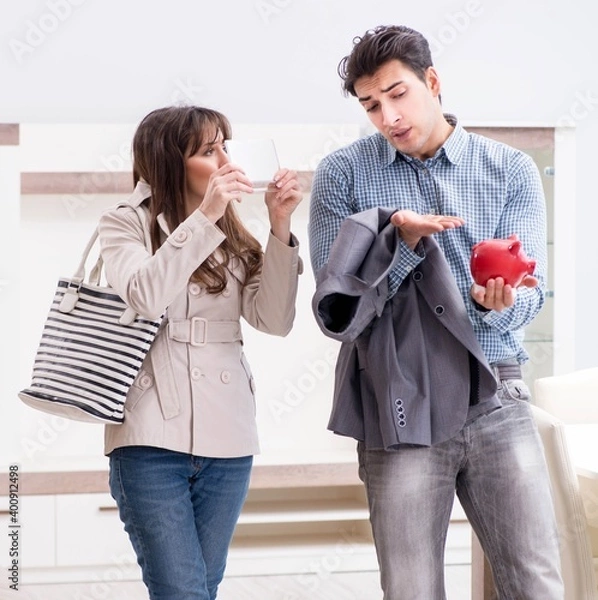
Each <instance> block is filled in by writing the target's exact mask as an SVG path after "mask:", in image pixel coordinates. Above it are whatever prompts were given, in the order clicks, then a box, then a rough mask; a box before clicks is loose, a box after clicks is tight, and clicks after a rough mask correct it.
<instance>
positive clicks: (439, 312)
mask: <svg viewBox="0 0 598 600" xmlns="http://www.w3.org/2000/svg"><path fill="white" fill-rule="evenodd" d="M434 312H435V313H436V314H437V315H438V316H440V315H442V314H443V313H444V306H442V304H439V305H438V306H437V307H436V308H435V309H434Z"/></svg>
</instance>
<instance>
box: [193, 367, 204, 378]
mask: <svg viewBox="0 0 598 600" xmlns="http://www.w3.org/2000/svg"><path fill="white" fill-rule="evenodd" d="M201 376H202V372H201V369H199V368H198V367H193V368H192V369H191V379H193V380H194V381H197V380H198V379H200V378H201Z"/></svg>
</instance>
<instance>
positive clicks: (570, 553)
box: [533, 368, 598, 600]
mask: <svg viewBox="0 0 598 600" xmlns="http://www.w3.org/2000/svg"><path fill="white" fill-rule="evenodd" d="M533 397H534V404H535V406H534V413H535V415H536V420H537V422H538V427H539V429H540V434H541V436H542V440H543V442H544V447H545V451H546V455H547V461H548V465H549V470H550V477H551V482H552V486H553V495H554V497H555V498H554V499H555V509H556V513H557V522H558V527H559V535H560V542H561V561H562V565H563V579H564V580H565V587H566V599H567V600H569V599H571V600H582V599H583V600H585V599H586V598H592V599H595V598H598V591H597V587H596V579H597V577H596V565H597V563H598V513H597V510H596V507H597V506H598V479H595V478H586V477H582V476H579V475H578V474H576V473H575V471H574V470H573V467H572V465H571V461H570V457H569V452H568V448H567V438H566V434H565V426H566V425H567V424H588V423H596V424H598V368H595V369H583V370H579V371H576V372H573V373H568V374H565V375H555V376H552V377H543V378H540V379H537V380H536V381H535V383H534V395H533ZM580 504H581V506H580Z"/></svg>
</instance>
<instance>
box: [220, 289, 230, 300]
mask: <svg viewBox="0 0 598 600" xmlns="http://www.w3.org/2000/svg"><path fill="white" fill-rule="evenodd" d="M222 295H223V296H224V297H225V298H228V297H229V296H230V290H229V289H228V288H227V287H225V288H224V289H223V290H222Z"/></svg>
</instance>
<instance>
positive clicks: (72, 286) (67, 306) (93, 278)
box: [58, 202, 152, 325]
mask: <svg viewBox="0 0 598 600" xmlns="http://www.w3.org/2000/svg"><path fill="white" fill-rule="evenodd" d="M124 206H128V207H131V208H133V209H134V210H135V212H136V213H137V216H138V217H139V221H140V222H141V229H142V231H143V240H144V243H145V247H146V248H147V249H148V251H149V252H151V248H152V242H151V238H150V235H149V233H148V230H147V228H146V222H147V214H146V211H145V208H144V207H143V205H142V204H138V205H136V206H133V205H132V204H131V203H130V202H121V203H119V204H117V205H116V207H115V208H121V207H124ZM98 229H99V228H98V226H96V228H95V229H94V231H93V233H92V234H91V237H90V238H89V241H88V242H87V245H86V246H85V249H84V250H83V254H82V255H81V260H80V261H79V265H78V267H77V269H76V270H75V273H74V275H73V278H72V281H71V282H70V283H69V286H68V287H67V288H66V291H65V294H64V296H63V298H62V300H61V302H60V306H59V307H58V310H59V311H60V312H64V313H68V312H71V311H72V310H73V308H75V304H76V303H77V300H78V298H79V286H80V285H81V284H82V283H83V281H84V280H85V265H86V264H87V260H88V258H89V255H90V253H91V249H92V248H93V247H94V246H95V244H96V242H97V240H98V236H99V231H98ZM103 267H104V260H103V259H102V255H101V253H100V254H99V255H98V258H97V260H96V262H95V264H94V266H93V267H92V269H91V271H90V274H89V280H88V281H89V283H90V284H92V285H99V283H100V279H101V276H102V269H103ZM136 317H137V312H136V311H135V310H134V309H132V308H131V307H130V306H128V307H127V309H126V310H125V311H124V313H123V314H122V315H121V317H120V319H119V323H121V324H122V325H129V324H130V323H132V322H133V321H134V320H135V318H136Z"/></svg>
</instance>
